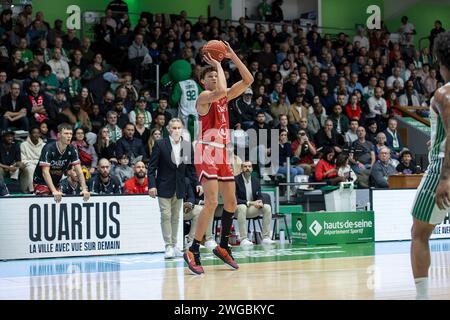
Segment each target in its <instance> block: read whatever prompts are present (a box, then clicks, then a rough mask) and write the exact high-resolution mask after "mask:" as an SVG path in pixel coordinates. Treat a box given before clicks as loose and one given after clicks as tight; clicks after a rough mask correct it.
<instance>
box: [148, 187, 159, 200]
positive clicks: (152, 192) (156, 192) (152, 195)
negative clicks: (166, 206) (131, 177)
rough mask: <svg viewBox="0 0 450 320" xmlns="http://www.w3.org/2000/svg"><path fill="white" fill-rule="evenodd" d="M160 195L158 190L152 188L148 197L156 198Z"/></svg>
mask: <svg viewBox="0 0 450 320" xmlns="http://www.w3.org/2000/svg"><path fill="white" fill-rule="evenodd" d="M157 194H158V191H157V190H156V188H151V189H148V195H149V196H150V197H152V198H155V197H156V196H157Z"/></svg>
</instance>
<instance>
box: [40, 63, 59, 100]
mask: <svg viewBox="0 0 450 320" xmlns="http://www.w3.org/2000/svg"><path fill="white" fill-rule="evenodd" d="M38 80H39V81H40V82H41V85H42V87H43V88H44V91H45V93H47V94H48V95H50V96H53V95H55V93H56V90H57V89H58V88H59V81H58V78H56V75H55V74H54V73H52V68H51V67H50V66H49V65H48V64H44V65H43V66H42V67H41V72H40V75H39V77H38Z"/></svg>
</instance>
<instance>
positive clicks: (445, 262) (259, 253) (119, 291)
mask: <svg viewBox="0 0 450 320" xmlns="http://www.w3.org/2000/svg"><path fill="white" fill-rule="evenodd" d="M234 255H235V257H236V259H237V261H238V262H239V263H240V269H239V270H237V271H232V270H230V269H228V268H227V267H225V266H224V265H223V264H222V263H221V262H219V261H217V259H216V258H215V257H213V256H212V254H211V253H207V252H205V253H204V254H203V262H204V264H205V272H206V273H205V275H203V276H200V277H199V276H193V275H191V274H189V273H188V272H187V269H186V268H185V266H184V264H183V261H182V258H177V259H175V260H173V261H164V258H163V255H162V254H147V255H146V254H142V255H123V256H108V257H85V258H65V259H43V260H23V261H7V262H0V299H2V300H3V299H20V300H66V299H68V300H119V299H127V300H128V299H133V300H134V299H138V300H141V299H146V300H147V299H170V300H204V299H207V300H214V299H218V298H219V297H220V299H221V300H236V299H238V300H260V299H263V300H267V299H269V300H310V299H316V300H330V299H333V300H334V299H338V300H367V299H368V300H373V299H394V300H397V299H414V298H415V288H414V283H413V279H412V273H411V270H410V262H409V242H392V243H377V244H354V245H329V246H308V247H304V246H303V247H302V246H291V245H286V246H280V245H278V246H272V247H269V248H267V247H261V246H255V247H254V248H252V249H250V250H245V251H243V250H239V248H237V249H236V250H235V253H234ZM449 262H450V240H434V241H432V268H431V270H430V295H431V297H432V299H445V300H446V299H450V281H449V279H450V272H449V270H450V269H449V265H450V263H449Z"/></svg>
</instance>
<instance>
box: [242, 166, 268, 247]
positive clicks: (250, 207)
mask: <svg viewBox="0 0 450 320" xmlns="http://www.w3.org/2000/svg"><path fill="white" fill-rule="evenodd" d="M252 171H253V165H252V163H251V162H250V161H246V162H244V163H243V164H242V173H241V174H240V175H238V176H236V178H235V181H236V198H237V204H238V206H237V211H236V216H237V221H238V225H239V234H240V238H241V246H242V247H246V246H247V247H248V246H252V245H253V242H251V241H250V240H249V239H248V238H247V218H255V217H257V216H259V215H261V214H262V216H263V230H262V233H263V235H262V236H263V244H273V243H275V241H273V240H271V239H270V222H271V221H272V208H271V207H270V205H269V204H264V203H263V200H262V195H261V185H260V184H259V180H258V179H257V178H255V177H252Z"/></svg>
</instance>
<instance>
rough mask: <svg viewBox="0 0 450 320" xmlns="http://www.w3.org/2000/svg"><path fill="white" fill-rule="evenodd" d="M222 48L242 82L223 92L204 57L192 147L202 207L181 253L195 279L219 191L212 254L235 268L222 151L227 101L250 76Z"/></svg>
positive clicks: (219, 76) (232, 197)
mask: <svg viewBox="0 0 450 320" xmlns="http://www.w3.org/2000/svg"><path fill="white" fill-rule="evenodd" d="M225 44H226V47H227V52H226V54H225V58H228V59H231V61H233V63H234V64H235V65H236V67H237V68H238V70H239V73H240V74H241V77H242V80H241V81H239V82H237V83H235V84H234V85H233V86H232V87H231V88H227V82H226V79H225V74H224V72H223V69H222V66H221V64H220V62H218V61H216V60H214V59H213V58H211V56H210V55H209V54H208V56H206V55H205V56H204V59H205V61H206V63H208V65H209V66H206V67H205V69H204V70H203V71H202V76H201V80H200V81H201V83H202V84H203V86H204V88H205V91H203V92H202V93H201V94H200V95H199V96H198V99H197V102H196V108H197V112H198V114H199V120H200V125H201V128H200V132H199V135H198V139H197V144H196V146H195V168H196V170H197V174H198V176H199V179H200V182H201V183H202V186H203V192H204V197H205V204H204V206H203V210H202V211H201V213H200V216H199V218H198V220H197V229H196V231H195V238H194V241H193V242H192V246H191V247H190V248H189V249H187V250H186V252H185V253H184V260H185V261H186V263H187V264H188V267H189V270H190V271H191V272H192V273H193V274H196V275H200V274H203V273H204V270H203V267H202V265H201V262H200V252H199V248H200V241H201V240H202V239H203V236H204V234H205V231H206V228H207V227H208V222H209V221H210V219H211V217H212V215H213V214H214V211H215V209H216V207H217V204H218V193H219V191H220V193H221V195H222V199H223V213H222V234H221V238H220V244H219V245H218V246H217V247H216V248H215V249H214V250H213V253H214V254H215V255H216V256H217V257H218V258H220V259H221V260H222V261H223V262H224V263H225V264H226V265H228V266H229V267H231V268H232V269H234V270H236V269H238V268H239V266H238V265H237V263H236V262H235V261H234V259H233V256H232V255H231V249H230V247H229V246H228V238H229V235H230V230H231V226H232V224H233V215H234V212H235V211H236V207H237V201H236V192H235V184H234V175H233V171H232V169H231V165H230V161H229V159H228V157H227V148H226V145H227V144H229V143H230V132H229V128H230V124H229V119H228V101H230V100H232V99H234V98H236V97H239V96H240V95H241V94H242V93H244V91H245V90H246V89H247V88H248V87H250V85H251V84H252V83H253V76H252V74H251V73H250V71H249V70H248V69H247V67H246V66H245V65H244V64H243V63H242V61H241V60H240V59H239V58H238V56H237V55H236V53H235V52H234V51H233V49H232V48H231V47H230V45H229V44H228V43H227V42H225Z"/></svg>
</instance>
